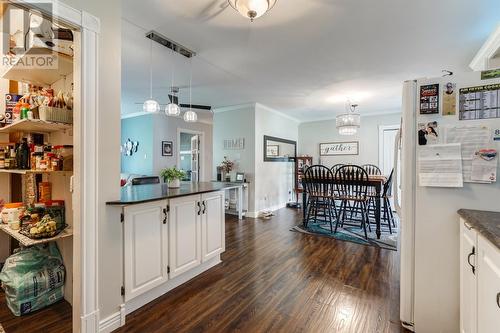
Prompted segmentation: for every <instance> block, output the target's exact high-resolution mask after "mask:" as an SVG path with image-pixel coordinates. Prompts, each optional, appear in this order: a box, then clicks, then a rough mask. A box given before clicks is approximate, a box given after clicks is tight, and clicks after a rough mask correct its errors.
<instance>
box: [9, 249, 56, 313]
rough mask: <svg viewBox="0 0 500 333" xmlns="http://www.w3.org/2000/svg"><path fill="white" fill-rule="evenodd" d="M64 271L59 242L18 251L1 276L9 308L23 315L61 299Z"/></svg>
mask: <svg viewBox="0 0 500 333" xmlns="http://www.w3.org/2000/svg"><path fill="white" fill-rule="evenodd" d="M64 278H65V269H64V265H63V261H62V257H61V254H60V253H59V249H58V248H57V245H56V243H54V242H51V243H49V244H45V245H35V246H32V247H28V248H24V249H20V250H18V251H17V252H16V253H14V254H13V255H11V256H10V257H9V258H7V260H6V261H5V265H4V267H3V269H2V272H1V273H0V280H1V281H2V287H3V289H4V290H5V298H6V301H7V305H8V307H9V309H10V310H11V311H12V313H14V315H16V316H21V315H24V314H27V313H30V312H33V311H36V310H39V309H42V308H44V307H46V306H48V305H50V304H53V303H55V302H57V301H59V300H61V299H62V298H63V296H64Z"/></svg>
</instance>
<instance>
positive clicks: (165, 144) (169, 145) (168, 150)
mask: <svg viewBox="0 0 500 333" xmlns="http://www.w3.org/2000/svg"><path fill="white" fill-rule="evenodd" d="M161 156H174V144H173V142H172V141H162V142H161Z"/></svg>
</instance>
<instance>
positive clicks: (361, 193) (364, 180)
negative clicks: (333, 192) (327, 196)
mask: <svg viewBox="0 0 500 333" xmlns="http://www.w3.org/2000/svg"><path fill="white" fill-rule="evenodd" d="M335 179H336V181H337V184H338V185H337V187H336V189H337V191H338V195H337V197H338V198H339V199H340V200H341V207H340V212H339V213H338V219H337V223H336V224H335V232H337V227H338V225H339V223H340V224H341V225H342V226H344V222H345V217H346V211H347V208H348V203H349V202H353V205H351V207H353V208H354V207H355V206H359V210H360V212H361V228H363V231H364V233H365V238H366V239H368V233H367V230H366V228H367V225H368V227H369V216H368V203H369V200H370V197H369V196H368V173H367V172H366V171H365V169H363V168H362V167H360V166H357V165H345V166H343V167H341V168H340V169H338V170H337V172H336V173H335ZM353 208H351V209H353Z"/></svg>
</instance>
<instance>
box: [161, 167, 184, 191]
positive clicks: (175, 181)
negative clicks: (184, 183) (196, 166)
mask: <svg viewBox="0 0 500 333" xmlns="http://www.w3.org/2000/svg"><path fill="white" fill-rule="evenodd" d="M185 176H186V172H185V171H183V170H179V169H177V167H175V166H174V167H172V168H166V169H163V170H161V171H160V177H162V178H163V181H164V182H165V183H167V184H168V187H169V188H179V187H181V179H182V178H184V177H185Z"/></svg>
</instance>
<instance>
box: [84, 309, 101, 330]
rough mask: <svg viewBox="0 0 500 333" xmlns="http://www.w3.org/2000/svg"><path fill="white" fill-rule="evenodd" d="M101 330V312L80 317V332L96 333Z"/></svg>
mask: <svg viewBox="0 0 500 333" xmlns="http://www.w3.org/2000/svg"><path fill="white" fill-rule="evenodd" d="M98 329H99V310H97V311H94V312H92V313H89V314H87V315H85V316H82V317H80V332H82V333H96V332H98Z"/></svg>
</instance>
